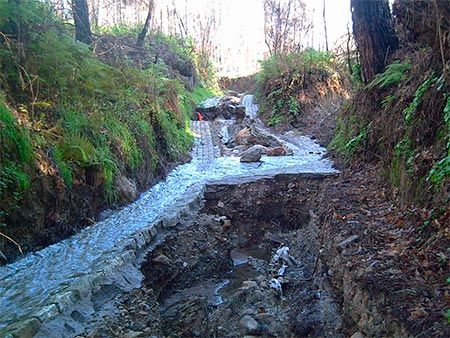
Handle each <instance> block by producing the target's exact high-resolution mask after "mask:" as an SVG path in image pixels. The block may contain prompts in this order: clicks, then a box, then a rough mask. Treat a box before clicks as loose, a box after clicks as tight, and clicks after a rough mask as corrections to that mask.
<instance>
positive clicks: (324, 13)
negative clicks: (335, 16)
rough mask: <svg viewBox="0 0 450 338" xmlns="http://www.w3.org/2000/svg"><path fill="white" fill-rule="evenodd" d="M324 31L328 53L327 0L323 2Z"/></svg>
mask: <svg viewBox="0 0 450 338" xmlns="http://www.w3.org/2000/svg"><path fill="white" fill-rule="evenodd" d="M322 16H323V30H324V33H325V50H326V51H327V52H328V50H329V49H328V31H327V15H326V3H325V0H323V12H322Z"/></svg>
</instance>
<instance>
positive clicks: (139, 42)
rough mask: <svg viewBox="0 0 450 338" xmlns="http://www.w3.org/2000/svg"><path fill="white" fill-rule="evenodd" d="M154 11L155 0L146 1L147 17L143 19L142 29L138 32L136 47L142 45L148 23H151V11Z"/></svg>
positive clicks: (148, 27)
mask: <svg viewBox="0 0 450 338" xmlns="http://www.w3.org/2000/svg"><path fill="white" fill-rule="evenodd" d="M154 11H155V0H150V1H149V3H148V14H147V18H146V19H145V24H144V27H143V28H142V31H141V32H140V33H139V36H138V40H137V45H138V47H142V45H143V44H144V40H145V37H146V35H147V33H148V31H149V30H150V25H151V23H152V18H153V12H154Z"/></svg>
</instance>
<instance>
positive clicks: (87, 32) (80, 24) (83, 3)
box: [72, 0, 92, 44]
mask: <svg viewBox="0 0 450 338" xmlns="http://www.w3.org/2000/svg"><path fill="white" fill-rule="evenodd" d="M72 13H73V20H74V22H75V38H76V39H77V40H78V41H80V42H84V43H87V44H91V43H92V33H91V24H90V22H89V7H88V4H87V0H72Z"/></svg>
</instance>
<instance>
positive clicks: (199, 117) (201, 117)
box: [197, 112, 203, 121]
mask: <svg viewBox="0 0 450 338" xmlns="http://www.w3.org/2000/svg"><path fill="white" fill-rule="evenodd" d="M197 116H198V120H199V121H203V116H202V114H200V113H199V112H197Z"/></svg>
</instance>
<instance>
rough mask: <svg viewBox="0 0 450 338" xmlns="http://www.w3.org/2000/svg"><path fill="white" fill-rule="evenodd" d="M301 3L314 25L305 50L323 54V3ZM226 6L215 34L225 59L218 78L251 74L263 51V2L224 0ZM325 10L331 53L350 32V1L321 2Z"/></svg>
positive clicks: (333, 0)
mask: <svg viewBox="0 0 450 338" xmlns="http://www.w3.org/2000/svg"><path fill="white" fill-rule="evenodd" d="M304 1H305V3H306V6H307V11H308V13H310V18H311V16H312V20H313V23H314V27H313V31H312V32H311V33H310V35H309V36H308V39H307V41H305V47H309V46H313V47H314V48H316V49H321V50H325V33H324V24H323V4H324V1H323V0H304ZM226 3H227V8H226V10H225V11H224V12H223V13H222V14H223V16H222V25H221V26H220V30H219V40H220V41H221V45H220V46H219V53H218V54H219V55H221V56H222V57H227V62H226V64H227V65H228V67H227V66H226V67H225V68H224V69H222V71H221V73H222V74H221V75H228V76H230V75H231V76H234V75H245V74H246V73H252V72H254V71H256V70H257V67H258V65H259V63H258V60H261V59H263V57H264V52H265V51H266V50H267V49H266V45H265V44H264V11H263V0H226ZM325 9H326V21H327V33H328V45H329V48H330V49H333V48H334V47H336V46H337V45H339V40H340V38H342V37H343V36H344V35H345V34H346V33H347V26H348V27H349V29H350V30H351V29H352V27H351V13H350V0H325ZM220 50H222V51H220ZM233 50H234V51H235V53H234V54H233V53H232V51H233ZM230 52H231V53H230ZM222 61H223V60H222Z"/></svg>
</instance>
